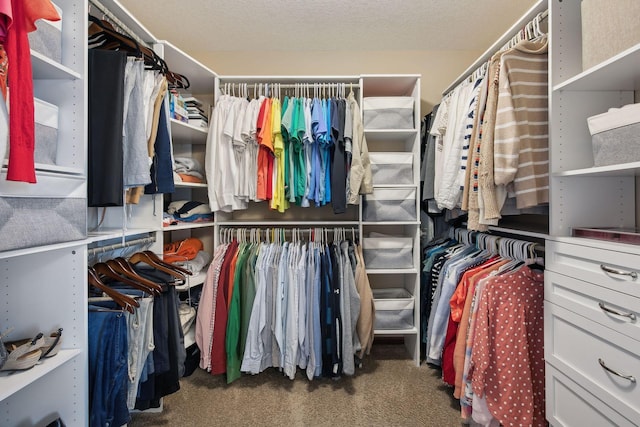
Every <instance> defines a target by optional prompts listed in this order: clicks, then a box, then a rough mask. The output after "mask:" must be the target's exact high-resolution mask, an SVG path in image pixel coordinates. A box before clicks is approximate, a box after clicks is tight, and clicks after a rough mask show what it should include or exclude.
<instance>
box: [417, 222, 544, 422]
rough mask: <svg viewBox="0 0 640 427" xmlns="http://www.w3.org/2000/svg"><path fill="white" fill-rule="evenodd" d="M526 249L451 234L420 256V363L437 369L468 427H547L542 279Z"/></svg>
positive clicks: (513, 242)
mask: <svg viewBox="0 0 640 427" xmlns="http://www.w3.org/2000/svg"><path fill="white" fill-rule="evenodd" d="M472 237H474V238H475V239H476V243H473V242H472ZM533 246H534V244H533V243H531V242H524V241H519V240H515V239H507V238H496V237H495V236H489V235H486V234H478V233H474V234H473V235H472V234H471V233H470V232H466V230H461V229H458V230H457V235H456V238H455V239H453V238H444V239H439V240H434V241H433V242H431V243H430V244H429V245H428V246H427V247H426V248H425V257H424V267H423V272H424V274H423V283H422V285H423V289H422V291H423V293H421V296H422V306H423V310H422V313H421V331H422V339H423V342H424V343H425V344H426V357H427V362H428V363H430V364H433V365H438V366H441V368H442V376H443V381H444V382H445V383H446V384H449V385H451V386H453V387H454V391H453V395H454V397H456V398H458V399H460V406H461V414H462V418H463V419H464V420H467V422H468V421H470V420H471V418H473V421H475V422H477V423H480V425H487V426H489V425H504V426H518V425H530V426H543V425H546V422H545V389H544V387H545V384H544V340H543V337H544V325H543V323H544V322H543V319H544V316H543V299H544V273H543V272H542V271H540V270H539V269H536V268H534V266H533V265H532V264H533V263H534V262H540V259H539V258H535V256H534V255H533ZM527 263H529V264H527ZM514 396H518V398H517V399H515V398H513V397H514Z"/></svg>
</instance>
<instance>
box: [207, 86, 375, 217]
mask: <svg viewBox="0 0 640 427" xmlns="http://www.w3.org/2000/svg"><path fill="white" fill-rule="evenodd" d="M275 87H276V92H277V93H275V94H272V95H273V96H269V94H268V91H267V95H266V96H265V95H263V94H256V93H254V97H253V99H251V100H249V99H248V97H247V94H246V93H245V94H243V95H242V96H234V95H233V94H228V92H229V90H228V89H229V88H228V87H227V90H226V91H225V94H223V95H222V96H221V97H220V99H219V100H218V101H217V103H216V106H215V108H214V109H213V112H212V120H211V125H210V130H209V136H208V141H207V149H206V159H205V162H206V165H205V169H206V174H207V181H208V182H210V183H212V185H210V186H209V203H210V205H211V210H212V211H214V212H216V211H224V212H231V211H234V210H241V209H247V207H248V205H249V202H250V201H255V202H259V201H267V202H268V203H269V207H270V208H271V209H274V210H277V211H279V212H285V210H287V209H288V208H289V207H290V206H291V205H297V206H302V207H309V206H311V205H312V204H313V205H314V206H324V205H328V204H331V205H332V207H333V211H334V213H336V214H340V213H344V212H346V208H347V204H358V203H359V194H369V193H371V192H372V191H373V187H372V181H371V168H370V164H369V152H368V147H367V143H366V139H365V137H364V128H363V125H362V119H361V115H360V108H359V106H358V104H357V102H356V99H355V95H354V93H353V91H350V93H349V95H348V96H346V97H345V94H344V92H345V86H344V85H343V84H330V87H331V88H337V89H335V92H334V94H333V95H335V96H328V97H323V95H326V89H325V91H324V94H323V93H321V92H323V91H322V90H321V89H320V88H321V86H319V85H316V88H315V93H314V97H313V98H311V97H310V96H309V87H308V86H306V87H305V89H306V91H305V90H302V89H300V90H299V92H300V93H299V94H296V96H291V97H289V96H285V97H284V98H282V97H281V96H280V95H281V94H280V90H279V89H277V88H278V86H277V85H275ZM300 87H301V88H302V85H301V86H300ZM254 92H255V91H254ZM303 92H304V93H303ZM256 95H257V96H256ZM298 95H300V96H298ZM304 95H306V96H304ZM329 95H332V94H329Z"/></svg>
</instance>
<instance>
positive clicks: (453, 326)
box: [442, 314, 459, 386]
mask: <svg viewBox="0 0 640 427" xmlns="http://www.w3.org/2000/svg"><path fill="white" fill-rule="evenodd" d="M458 325H459V323H458V322H455V321H454V320H453V319H452V318H451V314H449V323H448V324H447V335H446V336H445V338H444V346H443V349H442V381H444V382H445V383H446V384H449V385H450V386H453V385H455V382H456V370H455V369H454V367H453V350H454V349H455V347H456V336H457V335H458Z"/></svg>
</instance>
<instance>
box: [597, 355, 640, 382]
mask: <svg viewBox="0 0 640 427" xmlns="http://www.w3.org/2000/svg"><path fill="white" fill-rule="evenodd" d="M598 363H600V366H602V368H603V369H604V370H605V371H608V372H611V373H612V374H613V375H617V376H619V377H620V378H624V379H625V380H629V381H631V382H632V383H635V382H636V377H634V376H633V375H622V374H621V373H620V372H616V371H614V370H613V369H611V368H610V367H608V366H607V365H605V364H604V360H602V359H598Z"/></svg>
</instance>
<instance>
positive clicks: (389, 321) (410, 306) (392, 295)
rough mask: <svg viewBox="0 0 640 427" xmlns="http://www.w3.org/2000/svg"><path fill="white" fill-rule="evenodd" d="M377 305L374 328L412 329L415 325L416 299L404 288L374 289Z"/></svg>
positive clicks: (374, 300)
mask: <svg viewBox="0 0 640 427" xmlns="http://www.w3.org/2000/svg"><path fill="white" fill-rule="evenodd" d="M372 292H373V303H374V305H375V307H376V317H375V321H374V329H387V330H389V329H411V328H413V327H414V321H413V319H414V316H413V310H414V307H415V300H414V298H413V296H412V295H411V294H410V293H409V291H407V290H406V289H403V288H388V289H372Z"/></svg>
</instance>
